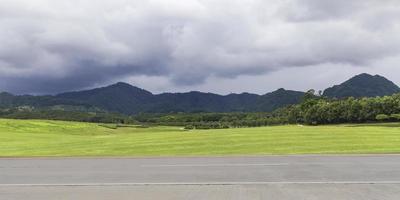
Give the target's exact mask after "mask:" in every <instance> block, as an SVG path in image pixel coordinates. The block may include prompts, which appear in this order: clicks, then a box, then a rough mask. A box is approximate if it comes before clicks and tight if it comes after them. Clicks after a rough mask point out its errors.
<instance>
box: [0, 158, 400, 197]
mask: <svg viewBox="0 0 400 200" xmlns="http://www.w3.org/2000/svg"><path fill="white" fill-rule="evenodd" d="M0 199H1V200H3V199H5V200H8V199H12V200H19V199H21V200H22V199H40V200H47V199H49V200H50V199H52V200H53V199H75V200H80V199H82V200H83V199H85V200H87V199H89V200H90V199H96V200H102V199H284V200H286V199H324V200H329V199H335V200H336V199H352V200H353V199H356V200H357V199H360V200H361V199H362V200H366V199H379V200H385V199H390V200H391V199H393V200H398V199H400V155H364V156H263V157H215V158H146V159H145V158H143V159H139V158H34V159H7V158H4V159H0Z"/></svg>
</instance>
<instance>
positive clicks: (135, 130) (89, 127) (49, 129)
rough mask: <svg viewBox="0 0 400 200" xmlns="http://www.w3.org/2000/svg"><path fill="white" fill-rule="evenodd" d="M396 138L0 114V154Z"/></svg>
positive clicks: (325, 149)
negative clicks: (8, 117)
mask: <svg viewBox="0 0 400 200" xmlns="http://www.w3.org/2000/svg"><path fill="white" fill-rule="evenodd" d="M399 144H400V124H375V125H373V124H372V125H340V126H318V127H309V126H275V127H262V128H242V129H224V130H193V131H184V130H182V129H181V128H179V127H152V128H139V127H119V128H117V129H115V127H107V126H100V125H98V124H90V123H78V122H61V121H41V120H5V119H0V156H2V157H7V156H17V157H18V156H176V155H178V156H192V155H260V154H319V153H400V145H399Z"/></svg>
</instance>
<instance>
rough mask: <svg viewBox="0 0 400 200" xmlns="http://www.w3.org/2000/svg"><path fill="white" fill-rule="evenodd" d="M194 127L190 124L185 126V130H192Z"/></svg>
mask: <svg viewBox="0 0 400 200" xmlns="http://www.w3.org/2000/svg"><path fill="white" fill-rule="evenodd" d="M194 128H195V127H194V126H193V125H191V124H188V125H186V126H185V130H193V129H194Z"/></svg>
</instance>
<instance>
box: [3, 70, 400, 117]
mask: <svg viewBox="0 0 400 200" xmlns="http://www.w3.org/2000/svg"><path fill="white" fill-rule="evenodd" d="M399 92H400V88H399V87H398V86H397V85H395V84H394V83H393V82H391V81H389V80H387V79H386V78H384V77H382V76H379V75H375V76H372V75H369V74H360V75H357V76H355V77H353V78H351V79H350V80H348V81H346V82H344V83H342V84H340V85H335V86H333V87H331V88H328V89H326V90H325V91H324V93H323V94H324V96H327V97H330V98H345V97H357V98H358V97H374V96H385V95H391V94H394V93H399ZM304 94H305V93H304V92H300V91H292V90H285V89H278V90H276V91H274V92H271V93H267V94H264V95H257V94H250V93H242V94H229V95H218V94H213V93H203V92H187V93H162V94H152V93H151V92H149V91H146V90H144V89H141V88H137V87H135V86H132V85H129V84H127V83H122V82H119V83H116V84H113V85H110V86H107V87H102V88H96V89H92V90H85V91H77V92H67V93H62V94H58V95H55V96H50V95H49V96H30V95H22V96H15V95H12V94H10V93H0V107H15V106H25V105H26V106H34V107H46V106H56V105H68V106H84V107H95V108H100V109H103V110H107V111H113V112H120V113H124V114H137V113H141V112H150V113H168V112H268V111H273V110H275V109H277V108H281V107H284V106H287V105H291V104H296V103H299V102H300V101H301V100H302V98H303V96H304Z"/></svg>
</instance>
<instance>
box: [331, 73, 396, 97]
mask: <svg viewBox="0 0 400 200" xmlns="http://www.w3.org/2000/svg"><path fill="white" fill-rule="evenodd" d="M399 92H400V88H399V87H398V86H397V85H395V84H394V83H393V82H392V81H389V80H388V79H386V78H385V77H383V76H379V75H375V76H372V75H370V74H366V73H363V74H359V75H357V76H354V77H353V78H351V79H349V80H347V81H345V82H344V83H342V84H340V85H335V86H333V87H330V88H328V89H326V90H325V91H324V96H327V97H330V98H346V97H356V98H358V97H376V96H386V95H392V94H394V93H399Z"/></svg>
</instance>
